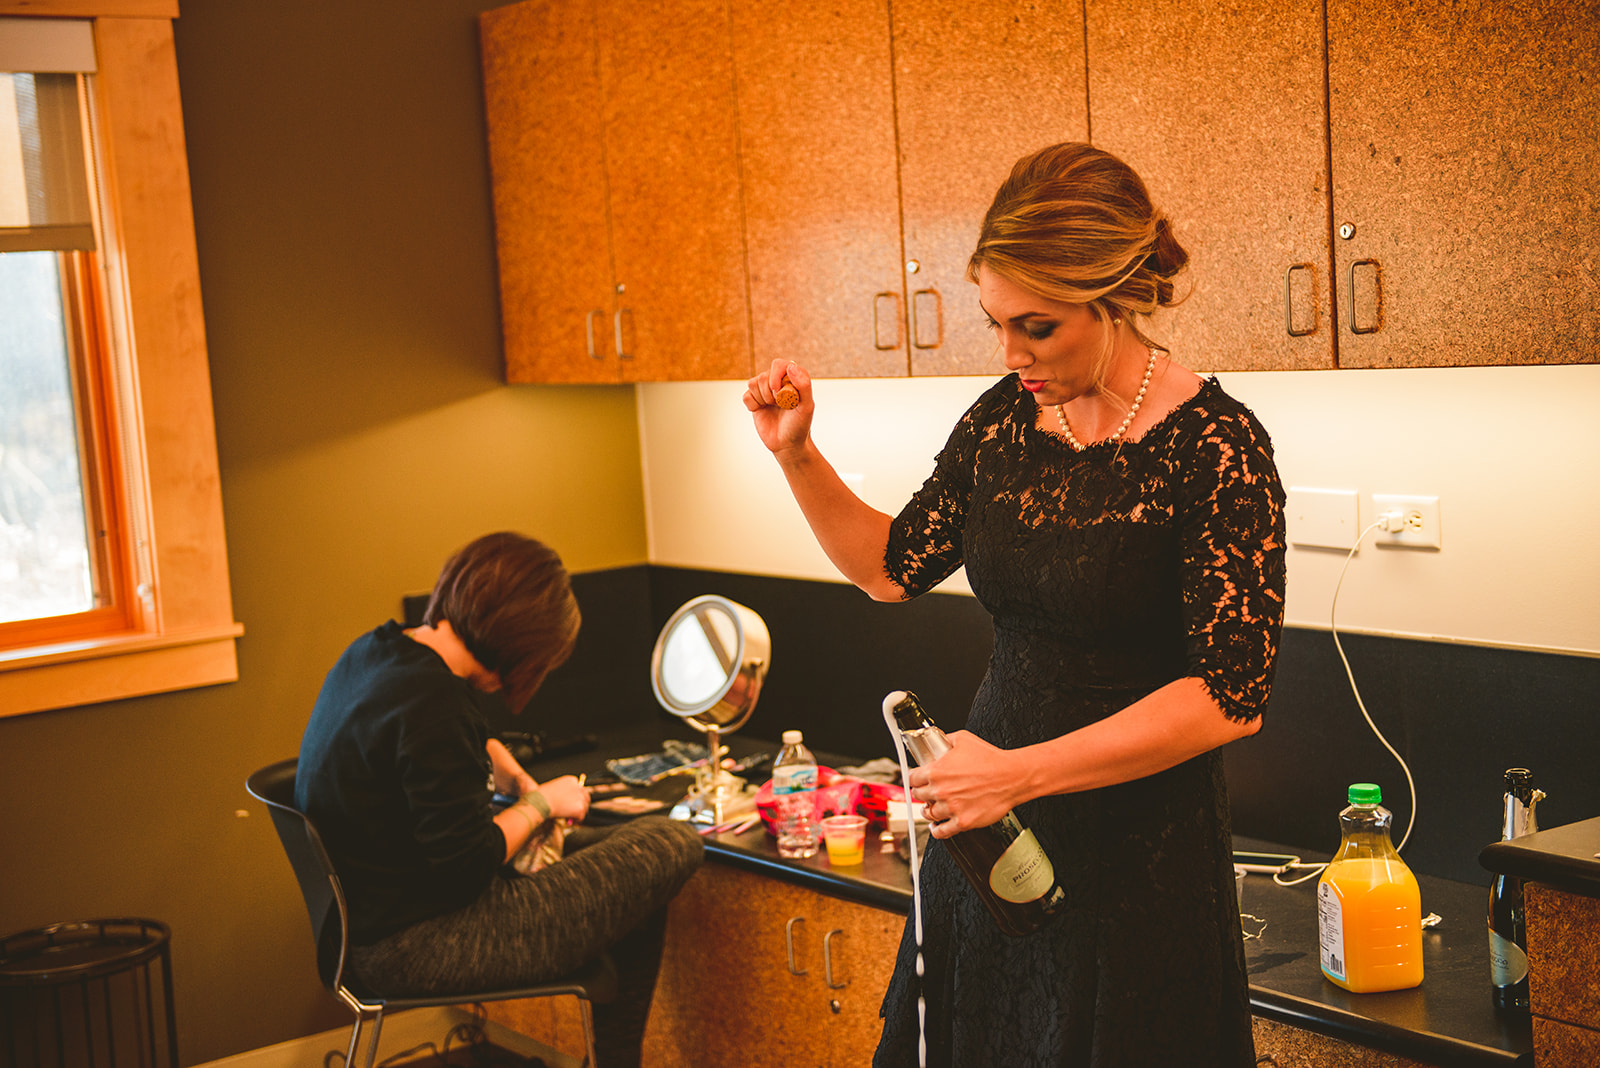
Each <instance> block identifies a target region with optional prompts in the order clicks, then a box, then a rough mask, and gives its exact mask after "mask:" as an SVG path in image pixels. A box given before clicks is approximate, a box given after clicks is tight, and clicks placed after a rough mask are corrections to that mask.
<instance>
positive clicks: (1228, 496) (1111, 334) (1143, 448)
mask: <svg viewBox="0 0 1600 1068" xmlns="http://www.w3.org/2000/svg"><path fill="white" fill-rule="evenodd" d="M1187 259H1188V254H1187V253H1186V252H1185V251H1184V250H1183V248H1182V246H1181V245H1179V244H1178V242H1177V241H1176V240H1175V238H1174V237H1173V235H1172V232H1171V229H1170V227H1169V226H1168V224H1167V221H1166V219H1165V218H1164V217H1163V216H1161V215H1160V214H1159V213H1158V212H1156V211H1155V210H1154V209H1153V208H1152V206H1151V204H1150V200H1149V196H1148V194H1147V193H1146V191H1145V188H1144V185H1143V183H1142V182H1141V181H1140V180H1139V178H1138V176H1137V175H1135V174H1134V173H1133V171H1132V170H1130V169H1129V168H1128V167H1127V165H1126V164H1124V163H1122V162H1121V161H1120V160H1118V159H1116V158H1115V157H1113V156H1110V155H1108V154H1107V153H1105V152H1102V151H1099V150H1097V149H1094V148H1091V147H1089V146H1087V145H1082V144H1064V145H1056V146H1053V147H1050V148H1047V149H1043V150H1041V151H1040V152H1037V153H1035V154H1033V155H1031V156H1028V157H1026V158H1024V159H1023V160H1021V161H1020V162H1018V163H1017V165H1016V167H1015V168H1014V169H1013V170H1012V173H1011V176H1010V177H1009V178H1008V179H1007V180H1006V182H1005V183H1004V184H1003V185H1002V186H1001V188H1000V190H999V192H998V193H997V195H996V197H995V201H994V204H993V206H992V207H991V208H990V210H989V213H988V215H987V216H986V217H985V219H984V224H983V229H982V233H981V235H980V238H979V243H978V248H977V250H976V252H974V254H973V256H972V260H971V263H970V265H969V268H968V272H967V273H968V277H969V278H970V279H971V280H972V281H974V282H976V283H977V286H978V297H979V301H980V303H981V305H982V308H983V311H984V312H985V313H986V314H987V315H988V317H989V319H990V322H991V325H992V326H993V328H994V330H995V334H996V338H997V341H998V346H999V350H1000V352H1001V353H1003V356H1004V360H1005V366H1006V368H1007V369H1008V370H1010V371H1012V372H1014V373H1013V374H1010V375H1008V376H1007V377H1005V378H1004V379H1002V380H1000V381H999V382H998V383H996V384H995V385H994V386H993V387H991V388H990V389H988V390H987V391H985V392H984V393H983V395H982V396H981V397H979V398H978V400H977V402H976V403H974V404H973V405H972V407H971V408H970V409H969V410H968V411H967V413H966V415H965V416H964V417H963V418H962V419H961V421H960V423H959V424H958V425H957V426H956V428H955V430H954V432H953V433H952V434H951V436H950V439H949V442H948V443H947V444H946V445H945V447H944V449H943V450H942V451H941V452H940V453H939V456H938V458H937V461H936V463H935V466H934V471H933V474H932V476H931V477H930V478H929V479H928V481H927V482H926V484H924V485H923V487H922V489H921V490H919V491H918V492H917V494H916V495H915V496H914V497H913V498H912V500H911V501H910V503H908V504H907V505H906V507H905V508H904V510H902V511H901V513H900V514H899V515H898V516H894V517H891V516H888V515H886V514H884V513H881V512H878V511H876V510H874V509H872V508H870V507H869V506H868V505H866V504H865V503H863V502H862V501H860V500H859V499H857V498H856V497H855V496H854V495H853V494H852V493H851V492H850V491H849V490H848V489H847V488H846V487H845V485H844V484H843V482H842V481H841V480H840V479H839V477H838V476H837V474H835V473H834V471H833V469H832V467H830V466H829V465H828V463H827V461H826V460H824V459H823V457H822V456H821V454H820V453H819V452H818V451H817V449H816V446H815V445H814V444H813V442H812V440H811V436H810V425H811V414H812V396H811V380H810V377H809V376H808V375H807V374H806V372H805V370H804V369H803V368H801V367H799V366H797V365H795V364H792V363H790V362H789V361H787V360H778V361H776V362H774V364H773V365H772V367H771V368H770V370H769V371H768V372H767V373H764V374H761V375H758V376H756V377H755V378H753V379H751V380H750V383H749V390H748V392H747V393H746V395H745V404H746V407H748V408H749V409H750V410H751V411H752V412H753V413H754V420H755V424H756V430H757V432H758V433H759V435H760V437H761V439H762V441H763V443H764V444H765V445H766V446H767V447H768V448H769V449H770V450H772V452H773V454H774V456H775V457H776V458H777V460H778V462H779V465H780V467H781V468H782V470H783V472H784V474H785V476H786V477H787V478H788V480H789V484H790V487H791V489H792V490H793V492H794V495H795V498H796V500H797V501H798V502H799V504H800V506H801V509H802V511H803V512H804V513H805V515H806V518H807V520H808V521H809V522H810V524H811V527H812V529H813V530H814V531H815V533H816V535H817V537H818V540H819V541H820V542H821V544H822V546H823V548H824V549H825V550H826V551H827V553H828V556H829V558H830V559H831V560H832V561H833V562H834V564H835V565H836V566H837V567H838V568H839V569H840V570H841V571H842V572H843V573H844V575H845V576H846V577H847V578H849V579H850V580H851V581H853V582H854V583H856V585H858V586H860V587H861V588H862V589H863V590H865V591H867V592H868V593H869V594H871V595H872V596H873V597H874V598H877V599H879V600H890V601H893V600H902V599H906V598H909V597H914V596H916V595H917V594H920V593H923V592H925V591H927V590H929V589H931V588H933V587H934V586H935V585H936V584H937V583H938V582H940V581H941V580H942V579H944V578H945V577H946V576H948V575H949V574H950V573H951V572H953V571H954V570H955V569H956V568H957V567H959V566H961V565H963V564H964V565H965V566H966V569H967V577H968V580H969V582H970V583H971V586H972V590H973V593H974V594H975V595H976V596H977V597H978V599H979V601H980V602H981V603H982V604H983V605H984V607H985V608H986V609H988V611H989V612H990V614H991V615H992V616H993V618H994V629H995V643H994V654H993V657H992V659H991V661H990V665H989V672H988V675H987V676H986V678H985V679H984V681H983V684H982V686H981V687H980V688H979V691H978V693H977V696H976V697H975V698H974V700H973V705H972V710H971V714H970V716H969V718H968V721H967V729H966V730H965V731H960V732H957V733H955V734H954V735H953V736H952V740H953V742H954V746H955V747H954V749H953V750H952V751H951V752H950V753H949V754H948V755H946V756H945V757H944V758H943V759H941V760H939V761H938V762H936V763H935V764H933V765H932V766H931V767H929V768H919V769H916V770H914V771H913V772H912V776H911V781H912V785H913V787H914V790H913V794H914V796H915V798H916V799H917V800H919V801H921V802H923V803H924V804H926V805H927V808H928V813H929V815H930V817H931V818H932V819H933V820H935V821H937V822H936V823H934V825H933V831H932V833H933V836H934V838H935V839H936V840H937V839H942V838H946V837H948V836H949V835H951V834H954V833H956V832H959V831H962V830H965V829H968V828H972V827H980V826H984V825H987V824H989V823H993V822H995V821H996V820H998V819H999V818H1000V816H1001V815H1003V814H1004V813H1005V812H1006V810H1007V809H1011V808H1015V809H1017V811H1018V813H1019V815H1021V816H1022V818H1023V819H1024V820H1026V821H1027V822H1028V824H1029V825H1030V826H1031V827H1032V828H1034V830H1035V831H1036V832H1037V834H1038V837H1039V839H1040V842H1041V844H1042V845H1043V846H1044V848H1045V850H1046V851H1047V852H1048V853H1049V855H1050V856H1051V857H1052V858H1053V860H1054V863H1055V868H1056V872H1057V874H1058V876H1059V877H1060V879H1061V882H1062V885H1063V886H1064V887H1065V889H1066V891H1067V897H1068V901H1069V902H1070V905H1069V908H1068V909H1067V910H1066V912H1065V913H1064V914H1063V915H1061V916H1059V917H1058V918H1057V919H1056V920H1055V921H1054V922H1052V923H1051V924H1050V925H1049V926H1047V927H1046V928H1044V929H1043V930H1041V931H1039V932H1037V933H1035V934H1033V935H1029V936H1026V937H1023V938H1011V937H1008V936H1006V935H1004V934H1002V933H1000V931H999V930H998V929H997V928H996V927H995V925H994V923H993V921H992V920H991V919H990V918H989V915H988V913H987V911H986V910H985V909H984V907H983V905H982V904H981V903H980V902H979V900H978V898H977V897H976V895H975V894H973V893H972V892H971V890H970V889H969V887H968V886H967V884H966V883H965V881H964V880H963V878H962V877H961V875H960V873H959V871H958V870H957V869H956V867H955V865H954V863H953V861H952V860H951V858H950V856H949V854H948V853H947V852H945V851H944V850H943V849H941V848H939V846H938V845H937V842H936V843H935V844H934V845H933V846H932V847H931V848H930V849H929V851H928V855H927V857H926V859H925V860H924V862H923V866H922V880H923V883H922V886H923V913H924V915H923V924H924V945H923V950H922V952H923V956H924V959H925V962H926V969H925V970H926V974H925V976H924V977H923V978H921V979H919V978H918V976H917V974H916V968H915V959H916V952H917V947H916V945H915V941H914V935H913V932H912V927H911V925H910V924H909V923H908V925H907V929H906V935H905V937H904V939H903V940H902V944H901V948H900V955H899V960H898V964H897V967H896V971H895V975H894V978H893V980H892V981H891V983H890V986H889V990H888V992H887V993H886V995H885V997H884V1002H883V1016H884V1028H883V1038H882V1041H881V1043H880V1045H879V1048H878V1054H877V1058H876V1062H875V1063H877V1064H879V1065H885V1066H887V1065H895V1066H900V1065H914V1064H916V1063H917V1059H918V1055H917V1045H918V1039H919V1027H918V1011H917V999H918V997H919V996H923V997H925V998H926V1004H927V1014H926V1038H927V1063H928V1064H930V1065H954V1066H957V1068H974V1066H983V1065H1004V1066H1039V1065H1073V1066H1094V1068H1113V1066H1117V1068H1168V1066H1172V1068H1177V1066H1184V1068H1202V1066H1212V1065H1217V1066H1229V1068H1234V1066H1244V1065H1249V1064H1252V1063H1253V1060H1254V1052H1253V1044H1252V1040H1251V1028H1250V1008H1249V997H1248V989H1247V986H1246V977H1245V966H1244V948H1243V941H1242V939H1241V935H1240V929H1239V915H1238V908H1237V903H1236V898H1235V896H1234V892H1233V871H1232V857H1231V851H1232V850H1231V838H1230V829H1229V821H1228V802H1227V792H1226V787H1225V784H1224V780H1223V769H1222V758H1221V754H1220V752H1219V750H1220V748H1221V747H1222V746H1223V745H1226V744H1227V743H1228V742H1231V741H1233V740H1235V739H1237V738H1242V737H1245V736H1247V735H1250V734H1253V733H1255V731H1256V730H1257V729H1259V726H1260V715H1261V711H1262V709H1263V708H1264V707H1265V704H1266V700H1267V695H1268V692H1269V690H1270V687H1271V681H1272V669H1273V660H1274V657H1275V654H1276V651H1277V645H1278V638H1279V632H1280V629H1281V626H1282V621H1283V543H1284V536H1283V511H1282V506H1283V490H1282V486H1281V484H1280V483H1279V480H1278V476H1277V471H1276V468H1275V467H1274V464H1273V460H1272V449H1271V445H1270V443H1269V442H1268V440H1267V435H1266V432H1265V431H1264V430H1263V429H1262V428H1261V426H1260V424H1259V423H1257V422H1256V419H1255V417H1254V416H1253V415H1251V413H1250V412H1249V410H1247V409H1246V408H1245V407H1244V406H1243V405H1241V404H1240V403H1239V402H1237V401H1235V400H1234V399H1233V398H1232V397H1229V396H1228V395H1227V394H1226V393H1224V392H1223V390H1222V388H1221V386H1220V385H1218V384H1217V382H1216V381H1215V380H1214V379H1213V380H1202V379H1201V378H1199V377H1197V376H1196V375H1195V374H1193V373H1192V372H1190V371H1188V370H1186V369H1185V368H1183V367H1181V366H1179V365H1178V364H1177V363H1176V362H1174V361H1173V360H1172V359H1171V357H1170V356H1169V354H1168V353H1167V352H1166V351H1164V350H1163V349H1161V348H1160V347H1159V346H1157V345H1154V344H1153V343H1152V342H1151V341H1150V340H1149V339H1148V338H1147V337H1146V336H1145V334H1144V333H1143V331H1142V329H1141V326H1140V322H1141V320H1142V319H1143V318H1144V317H1146V316H1148V315H1150V314H1151V313H1152V312H1154V311H1155V310H1156V309H1157V308H1158V307H1161V306H1163V305H1167V304H1171V303H1173V296H1174V291H1173V283H1172V278H1173V276H1174V275H1176V274H1177V273H1178V272H1179V271H1180V270H1181V269H1182V268H1183V266H1184V264H1185V263H1186V261H1187ZM1197 355H1199V356H1200V357H1202V358H1203V357H1204V355H1205V354H1197ZM785 378H788V380H789V381H790V382H791V383H792V384H793V385H794V386H795V387H796V389H797V390H798V391H799V394H800V397H801V403H800V404H799V406H798V407H796V408H793V409H788V410H785V409H780V408H778V407H776V406H775V398H776V393H777V390H778V389H779V388H780V386H781V385H782V384H783V380H784V379H785Z"/></svg>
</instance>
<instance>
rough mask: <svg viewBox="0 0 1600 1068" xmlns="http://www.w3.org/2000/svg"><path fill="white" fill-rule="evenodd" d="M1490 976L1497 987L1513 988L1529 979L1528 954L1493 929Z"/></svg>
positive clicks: (1490, 940)
mask: <svg viewBox="0 0 1600 1068" xmlns="http://www.w3.org/2000/svg"><path fill="white" fill-rule="evenodd" d="M1489 976H1490V979H1491V980H1492V981H1493V983H1494V985H1495V986H1513V985H1515V984H1517V983H1520V982H1522V981H1523V980H1524V979H1526V978H1527V977H1528V954H1527V953H1526V952H1524V951H1523V949H1522V947H1521V946H1519V945H1517V944H1516V943H1515V942H1513V941H1511V939H1509V938H1502V937H1500V935H1499V933H1498V932H1496V931H1495V930H1493V929H1492V928H1491V929H1490V931H1489Z"/></svg>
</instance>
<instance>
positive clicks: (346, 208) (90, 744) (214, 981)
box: [0, 0, 646, 1064]
mask: <svg viewBox="0 0 1600 1068" xmlns="http://www.w3.org/2000/svg"><path fill="white" fill-rule="evenodd" d="M491 6H494V4H492V3H489V2H486V0H485V2H474V0H426V2H422V0H411V2H408V3H405V4H393V3H388V2H385V0H339V2H338V3H331V4H330V3H327V2H325V0H183V4H182V9H181V10H182V17H181V18H180V19H179V20H178V23H177V28H176V32H177V48H178V63H179V76H180V79H181V82H182V88H183V98H184V111H185V126H186V131H187V136H188V142H189V160H190V168H191V179H192V182H193V187H194V205H195V213H196V225H197V231H198V236H199V252H200V265H201V272H202V285H203V287H204V301H205V311H206V326H207V337H208V341H209V345H210V352H211V368H212V375H213V391H214V394H213V395H214V401H215V410H216V421H217V433H218V448H219V453H220V458H221V463H222V480H223V505H224V509H225V517H226V521H227V530H228V550H229V562H230V566H231V569H232V580H233V595H234V612H235V617H236V618H237V619H239V620H240V621H241V622H242V623H243V624H244V626H245V634H244V637H243V638H242V639H241V640H240V642H239V671H240V679H239V681H238V682H237V683H234V684H231V685H226V686H217V687H212V688H209V689H203V690H194V691H189V692H184V693H176V694H168V695H162V696H156V697H149V698H143V699H138V700H130V701H120V702H116V703H113V704H107V705H98V706H93V707H86V708H76V709H67V710H62V711H57V712H46V713H39V714H35V715H29V716H17V717H11V718H8V719H0V864H3V873H0V934H3V933H9V932H12V931H16V930H21V929H24V928H29V927H34V926H39V925H42V924H45V923H50V922H55V921H59V920H70V919H85V918H90V917H96V916H110V915H146V916H151V917H154V918H157V919H161V920H165V921H166V922H167V923H169V924H171V925H172V928H173V953H174V971H175V973H176V978H177V996H176V1001H177V1010H178V1026H179V1047H180V1053H181V1055H182V1060H183V1062H184V1063H185V1064H195V1063H199V1062H203V1061H207V1060H212V1059H215V1058H217V1057H221V1056H225V1055H227V1054H231V1053H237V1052H240V1051H242V1050H246V1049H252V1048H256V1047H259V1046H264V1045H268V1044H271V1043H274V1042H279V1041H283V1040H285V1039H289V1038H294V1037H297V1036H300V1035H304V1034H309V1033H313V1032H316V1031H321V1030H325V1029H328V1028H331V1027H337V1026H342V1025H344V1024H345V1023H346V1022H347V1021H348V1014H346V1013H345V1012H344V1011H343V1010H342V1009H340V1008H339V1007H338V1006H337V1005H336V1003H334V1002H333V1001H332V999H331V998H329V997H328V995H327V994H326V993H324V992H323V991H322V988H321V987H320V986H319V985H318V984H317V982H316V979H315V970H314V965H313V961H312V955H311V947H310V928H309V926H308V924H307V922H306V917H305V913H304V911H303V908H302V906H301V904H300V899H299V896H298V893H297V891H296V890H295V888H294V884H293V880H292V877H291V875H290V871H289V867H288V864H287V862H286V861H285V860H284V857H283V853H282V850H281V848H280V847H279V845H278V842H277V840H276V838H275V837H274V835H273V833H272V830H271V825H270V823H269V821H268V820H267V818H266V816H265V813H264V811H263V810H262V809H261V807H260V806H259V805H257V804H256V803H254V802H252V801H250V800H249V798H248V797H247V796H246V794H245V793H244V789H243V783H244V778H245V776H246V775H247V774H248V773H249V772H250V771H251V770H253V769H255V768H256V767H259V766H261V765H263V764H266V763H269V762H271V761H273V760H277V759H280V758H282V757H285V756H290V755H293V754H294V752H295V751H296V749H297V748H298V745H299V738H300V732H301V729H302V728H303V727H304V724H305V718H306V714H307V712H308V710H309V708H310V704H311V701H312V700H313V698H314V697H315V696H316V692H317V688H318V686H319V685H320V683H321V679H322V675H323V672H325V671H326V670H327V667H328V666H329V665H330V664H331V663H332V661H333V660H334V658H335V657H337V656H338V654H339V652H340V650H341V649H343V647H344V646H345V645H346V644H347V643H348V642H349V641H350V639H351V638H353V637H354V636H355V635H357V634H358V633H360V632H362V631H363V630H366V629H368V628H370V627H371V626H373V625H375V624H376V623H379V622H381V621H382V620H384V619H385V618H388V617H389V616H392V615H396V614H398V612H399V598H400V595H401V594H402V593H407V592H413V591H418V590H425V589H427V588H428V586H429V585H430V584H431V582H432V579H433V575H434V573H435V572H436V571H437V569H438V566H439V564H440V563H442V562H443V559H444V557H445V556H446V555H448V553H449V552H450V551H451V550H452V549H454V548H455V547H456V546H458V545H460V544H461V543H463V542H465V541H466V540H468V539H470V538H471V537H473V536H475V535H477V534H479V533H483V532H485V531H488V530H492V529H501V528H513V529H519V530H523V531H526V532H528V533H531V534H534V535H536V536H539V537H542V538H544V539H545V540H547V541H548V542H550V543H551V544H553V545H554V546H556V548H557V549H558V550H559V551H560V552H561V553H562V554H563V556H564V557H565V559H566V560H567V563H568V565H569V566H570V567H571V568H573V569H574V570H579V571H583V570H593V569H599V568H605V567H615V566H622V565H629V564H638V563H642V562H643V561H644V560H645V557H646V547H645V526H644V513H643V503H642V489H641V479H640V472H639V443H638V433H637V423H636V418H635V409H634V397H633V391H632V389H631V388H628V387H620V386H619V387H596V388H578V387H560V388H528V387H517V388H510V387H506V386H503V385H501V384H500V339H499V326H498V306H497V295H496V287H495V267H494V241H493V230H492V216H491V209H490V199H489V180H488V164H487V158H486V149H485V140H484V129H483V116H482V100H481V93H480V86H479V64H478V55H477V24H476V18H475V16H476V14H477V12H478V11H479V10H481V9H483V8H487V7H491ZM166 578H167V579H168V580H169V581H174V580H176V581H181V577H178V576H166Z"/></svg>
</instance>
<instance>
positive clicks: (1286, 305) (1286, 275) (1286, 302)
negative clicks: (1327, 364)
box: [1283, 263, 1317, 337]
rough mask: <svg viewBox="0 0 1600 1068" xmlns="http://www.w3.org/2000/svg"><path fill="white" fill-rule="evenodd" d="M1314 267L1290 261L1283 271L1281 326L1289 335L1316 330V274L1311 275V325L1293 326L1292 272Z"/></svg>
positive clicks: (1298, 334) (1299, 335)
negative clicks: (1297, 328) (1286, 268)
mask: <svg viewBox="0 0 1600 1068" xmlns="http://www.w3.org/2000/svg"><path fill="white" fill-rule="evenodd" d="M1315 270H1316V268H1315V267H1313V266H1312V265H1311V264H1309V263H1291V264H1290V265H1289V269H1288V270H1287V271H1284V272H1283V328H1284V330H1286V331H1288V334H1289V336H1290V337H1306V336H1308V335H1311V334H1315V333H1316V332H1317V300H1316V296H1317V293H1316V289H1315V288H1314V287H1315V286H1316V275H1315V274H1313V275H1312V276H1311V284H1312V286H1313V289H1312V291H1311V325H1310V326H1308V327H1306V328H1305V329H1304V330H1296V329H1295V328H1294V272H1296V271H1315Z"/></svg>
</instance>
